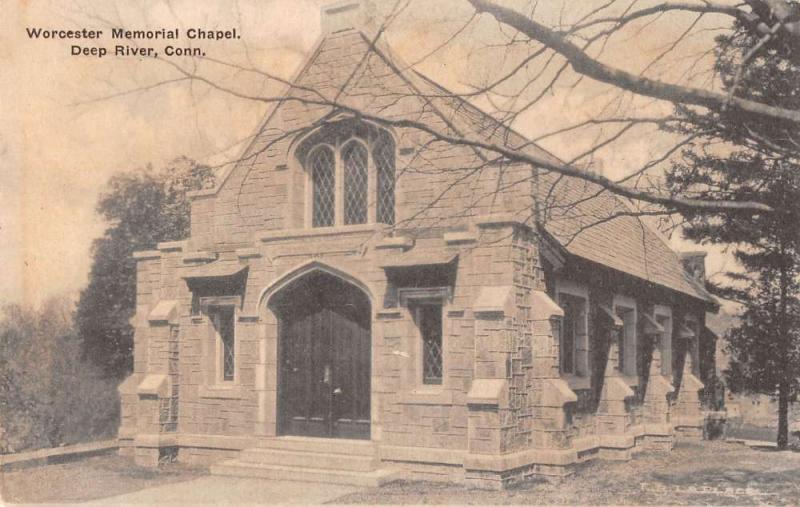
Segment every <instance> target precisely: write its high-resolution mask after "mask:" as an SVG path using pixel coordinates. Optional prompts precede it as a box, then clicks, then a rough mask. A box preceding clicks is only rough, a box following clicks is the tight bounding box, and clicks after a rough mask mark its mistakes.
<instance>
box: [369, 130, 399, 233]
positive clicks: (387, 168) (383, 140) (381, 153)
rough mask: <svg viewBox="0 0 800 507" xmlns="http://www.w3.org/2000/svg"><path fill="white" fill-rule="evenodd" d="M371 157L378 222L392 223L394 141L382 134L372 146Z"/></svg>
mask: <svg viewBox="0 0 800 507" xmlns="http://www.w3.org/2000/svg"><path fill="white" fill-rule="evenodd" d="M372 159H373V160H374V161H375V174H376V175H377V182H376V183H377V184H376V187H377V188H376V192H377V194H378V195H377V201H376V204H377V210H376V220H377V221H378V222H381V223H384V224H389V225H394V186H395V185H394V183H395V175H394V141H392V138H391V137H389V136H388V135H383V136H381V137H380V138H379V139H378V142H377V143H375V146H374V147H373V148H372Z"/></svg>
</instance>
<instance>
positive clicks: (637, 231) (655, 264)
mask: <svg viewBox="0 0 800 507" xmlns="http://www.w3.org/2000/svg"><path fill="white" fill-rule="evenodd" d="M538 193H539V196H540V202H541V203H542V205H541V208H542V209H543V214H545V219H544V226H545V229H546V230H547V231H548V232H549V233H550V234H551V235H552V236H553V237H554V238H555V239H556V240H558V241H559V243H561V245H562V246H564V248H565V249H566V250H567V251H568V252H569V253H570V254H572V255H575V256H578V257H581V258H584V259H587V260H590V261H593V262H596V263H598V264H602V265H603V266H607V267H609V268H611V269H614V270H617V271H620V272H622V273H627V274H629V275H632V276H635V277H637V278H640V279H642V280H646V281H649V282H653V283H655V284H658V285H661V286H663V287H666V288H668V289H672V290H675V291H678V292H681V293H684V294H687V295H690V296H693V297H696V298H699V299H702V300H704V301H707V302H709V303H712V304H716V301H715V300H714V298H713V296H711V295H710V294H709V293H708V292H707V291H706V290H705V288H703V287H701V286H700V285H699V284H698V283H696V282H694V281H693V280H692V279H691V278H690V277H689V275H688V274H687V273H686V272H685V271H684V269H683V265H682V264H681V261H680V258H679V256H678V254H677V253H676V252H675V251H674V250H672V249H671V248H670V247H669V245H668V244H667V242H666V239H665V238H663V237H662V236H661V235H660V234H659V233H658V232H656V231H654V230H653V229H651V228H650V227H649V226H648V225H647V224H646V223H645V222H644V221H643V220H642V218H641V217H639V216H636V213H635V211H634V210H632V209H631V208H630V207H629V206H627V205H626V204H625V203H624V202H623V201H622V198H620V197H618V196H616V195H613V194H611V193H609V192H608V191H606V190H604V189H602V188H601V187H600V186H598V185H596V184H594V183H590V182H587V181H584V180H580V179H578V178H568V177H559V175H557V174H555V173H552V172H545V173H543V174H542V175H541V177H540V181H539V192H538Z"/></svg>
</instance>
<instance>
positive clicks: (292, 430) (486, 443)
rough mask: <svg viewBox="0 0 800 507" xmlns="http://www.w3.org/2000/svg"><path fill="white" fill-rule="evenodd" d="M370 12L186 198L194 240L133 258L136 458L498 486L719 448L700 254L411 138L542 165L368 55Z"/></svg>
mask: <svg viewBox="0 0 800 507" xmlns="http://www.w3.org/2000/svg"><path fill="white" fill-rule="evenodd" d="M364 16H365V11H363V10H362V7H361V5H360V3H359V2H353V1H350V2H340V3H339V4H337V5H335V6H332V7H327V8H325V9H324V11H323V36H322V37H321V38H320V41H319V42H318V44H317V45H316V47H315V48H314V50H313V52H312V54H311V56H310V57H309V58H308V60H307V61H306V63H305V64H304V65H303V66H302V68H301V69H300V71H299V73H298V75H297V77H296V79H295V81H294V83H295V84H294V86H292V87H290V88H289V89H288V91H287V92H286V93H287V97H289V98H288V99H287V100H284V101H282V102H280V103H278V104H277V105H276V106H274V107H273V108H272V109H271V110H270V111H269V112H268V115H267V118H266V119H265V121H264V123H263V125H262V126H261V127H260V129H259V130H258V133H257V135H256V136H255V138H254V140H253V142H252V144H251V146H250V147H249V148H248V149H247V150H246V151H245V153H244V154H243V155H242V157H241V160H240V161H239V162H238V163H237V164H236V165H235V166H234V167H233V168H232V169H231V170H230V171H229V172H228V173H226V174H223V175H222V176H221V177H220V178H219V179H218V181H217V186H216V188H214V189H209V190H202V191H198V192H195V193H194V194H193V195H192V203H191V237H190V238H188V239H187V240H185V241H180V242H170V243H161V244H159V245H158V248H157V249H156V250H152V251H144V252H137V253H136V254H135V258H136V262H137V272H138V275H137V295H136V297H137V308H136V315H135V317H134V319H133V321H132V322H133V324H134V327H135V345H134V371H133V374H132V375H131V376H130V377H129V378H128V379H127V380H126V381H125V382H124V383H123V384H122V385H121V386H120V393H121V396H122V418H121V424H120V429H119V438H120V445H121V449H122V451H121V452H122V453H124V454H127V455H131V456H135V458H136V461H137V462H138V463H140V464H148V465H156V464H157V463H158V462H159V461H160V460H164V459H175V458H177V459H178V460H179V461H185V462H189V463H202V464H209V465H211V466H212V472H213V473H218V474H229V475H243V476H254V477H267V478H282V479H301V480H309V481H319V482H330V483H352V484H381V483H384V482H386V481H389V480H392V479H394V478H398V477H405V478H412V479H426V480H437V479H438V480H449V481H459V482H464V483H466V484H468V485H474V486H479V487H493V488H496V487H502V486H503V485H506V484H508V483H511V482H514V481H517V480H520V479H524V478H526V477H530V476H533V475H537V476H547V477H564V476H568V475H569V474H571V473H572V471H573V470H574V469H575V467H576V465H578V464H580V463H582V462H585V461H587V460H593V459H617V460H619V459H622V460H624V459H629V458H630V457H631V455H632V454H633V453H636V452H637V451H640V450H644V449H661V450H665V451H668V450H670V449H671V448H672V446H673V444H674V442H675V440H676V439H680V438H701V436H702V431H701V429H702V425H703V418H704V407H703V404H702V402H701V400H702V399H703V396H702V391H703V385H704V381H707V380H708V379H709V378H710V377H711V376H712V375H713V373H714V371H713V370H714V366H713V365H714V361H713V359H714V358H713V355H714V352H713V351H714V337H713V335H712V334H710V333H709V332H708V331H707V330H706V328H705V314H706V312H707V311H715V310H716V307H717V304H716V303H715V301H714V299H713V298H712V297H711V296H710V295H709V294H708V293H707V292H706V291H705V290H704V289H703V284H704V280H703V278H704V268H703V264H704V259H703V256H702V254H696V253H695V254H687V255H679V254H677V253H675V252H673V251H672V250H671V249H670V248H669V246H668V245H667V243H666V241H665V240H664V239H663V238H662V237H661V236H660V235H659V234H658V233H657V232H655V231H653V230H651V229H649V228H648V227H647V226H646V225H644V224H642V223H641V221H640V220H639V219H637V218H636V217H634V216H631V215H630V214H629V213H624V211H625V210H626V209H627V208H626V206H627V204H626V203H625V202H623V201H622V200H621V199H620V198H618V197H615V196H614V195H611V194H609V193H608V192H603V191H600V188H599V187H597V186H595V185H594V184H591V183H587V182H585V181H583V180H579V179H576V178H569V177H560V178H559V177H558V175H557V174H554V173H552V172H549V171H545V170H539V169H533V168H532V167H531V166H530V165H529V164H521V163H513V162H509V161H504V160H498V159H497V155H495V154H493V153H489V152H486V151H483V150H480V149H477V148H475V147H473V146H470V145H463V144H462V145H457V144H451V143H446V142H441V141H438V142H437V141H434V140H433V138H432V136H431V135H430V134H429V133H426V132H424V131H422V130H420V129H416V128H411V127H408V126H399V125H398V123H397V120H403V119H409V120H412V121H414V122H421V123H424V124H426V125H429V126H430V127H431V128H432V129H434V130H435V131H436V132H442V133H447V134H450V135H453V136H466V137H470V138H475V139H482V140H484V141H487V142H490V143H495V144H501V145H502V144H508V145H511V146H524V145H526V143H527V141H526V140H525V139H524V138H523V137H521V136H520V135H519V134H517V133H515V132H512V131H509V130H508V129H507V128H503V127H501V126H500V125H499V124H497V122H496V121H495V120H493V119H492V118H491V117H490V116H488V115H486V114H485V113H482V112H481V111H480V110H478V109H477V108H476V107H474V106H472V105H470V104H469V103H467V102H465V101H463V100H461V99H460V98H457V97H454V96H452V95H449V94H448V92H447V91H446V90H445V89H444V88H442V87H440V86H439V85H437V84H436V83H435V82H433V81H432V80H430V79H429V78H427V77H425V76H423V75H421V74H419V73H417V72H414V71H413V70H409V69H408V67H407V65H405V64H403V63H402V62H400V61H399V60H398V59H397V58H396V57H394V56H393V55H392V54H391V51H390V49H389V48H387V47H385V45H384V44H383V43H382V42H380V40H379V41H378V42H375V43H373V42H374V33H372V32H370V31H369V30H366V29H363V28H361V27H362V26H366V23H363V24H362V21H361V20H360V18H361V17H364ZM317 94H322V95H323V96H324V97H326V98H327V99H328V100H335V101H336V102H337V103H338V104H341V105H342V107H338V108H333V107H331V106H330V105H327V104H321V103H319V102H320V101H319V96H318V95H317ZM304 99H307V100H304ZM358 112H361V113H362V114H358ZM370 117H379V118H385V119H386V120H388V121H384V122H381V121H377V120H376V121H372V120H370V119H368V118H370ZM373 119H374V118H373ZM527 146H528V147H527V148H525V149H526V150H530V152H531V153H534V154H536V155H537V156H540V157H550V159H551V160H555V159H553V158H552V156H551V155H549V154H547V153H546V152H544V151H543V150H541V149H540V148H537V147H536V146H535V145H532V144H527ZM621 212H622V213H621ZM611 216H616V218H609V217H611Z"/></svg>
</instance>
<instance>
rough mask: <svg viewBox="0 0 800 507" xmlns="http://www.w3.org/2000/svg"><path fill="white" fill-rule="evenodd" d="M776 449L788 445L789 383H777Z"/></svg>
mask: <svg viewBox="0 0 800 507" xmlns="http://www.w3.org/2000/svg"><path fill="white" fill-rule="evenodd" d="M777 444H778V449H781V450H784V449H786V448H787V447H789V383H788V382H786V381H781V383H780V384H779V385H778V442H777Z"/></svg>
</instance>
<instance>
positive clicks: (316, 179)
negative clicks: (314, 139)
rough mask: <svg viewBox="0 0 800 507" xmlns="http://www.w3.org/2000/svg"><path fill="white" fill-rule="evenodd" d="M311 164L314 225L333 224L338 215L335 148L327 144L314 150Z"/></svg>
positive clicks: (325, 225)
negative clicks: (335, 183) (335, 194)
mask: <svg viewBox="0 0 800 507" xmlns="http://www.w3.org/2000/svg"><path fill="white" fill-rule="evenodd" d="M309 166H310V170H311V178H312V181H313V186H314V191H313V192H314V203H313V208H314V209H313V213H312V214H313V226H314V227H328V226H331V225H333V223H334V217H335V216H336V211H335V209H336V207H335V204H334V203H335V198H334V188H335V185H334V181H335V175H334V160H333V150H331V149H330V148H328V147H327V146H323V147H321V148H318V149H316V150H314V152H313V153H312V154H311V156H310V157H309Z"/></svg>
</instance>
